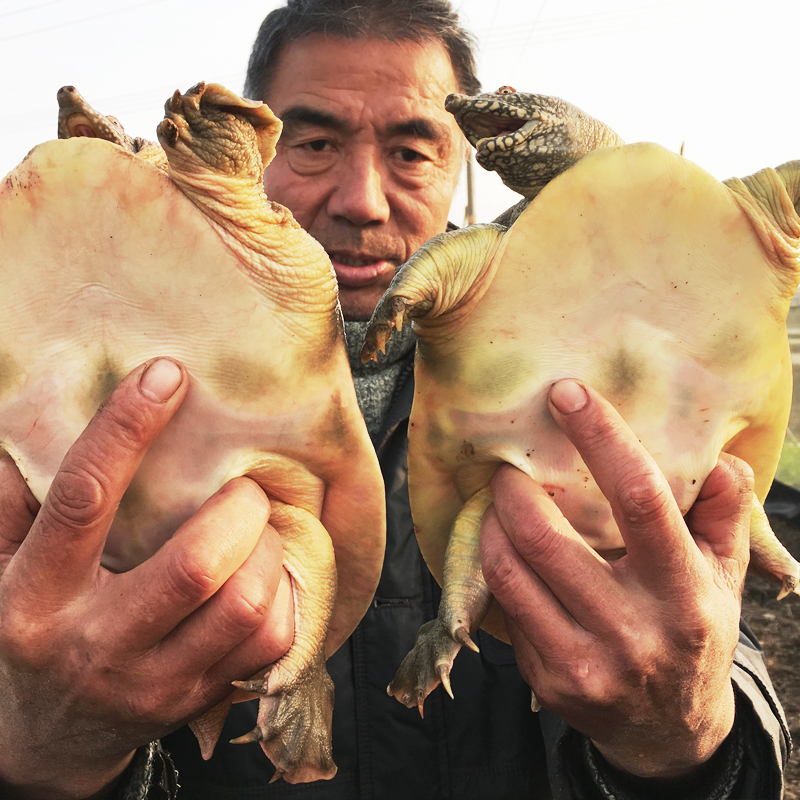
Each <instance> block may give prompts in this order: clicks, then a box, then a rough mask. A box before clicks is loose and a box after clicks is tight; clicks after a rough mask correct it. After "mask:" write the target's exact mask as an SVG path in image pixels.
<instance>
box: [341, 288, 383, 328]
mask: <svg viewBox="0 0 800 800" xmlns="http://www.w3.org/2000/svg"><path fill="white" fill-rule="evenodd" d="M384 291H385V287H375V286H372V287H363V288H361V289H348V288H346V287H341V286H340V287H339V305H340V306H341V308H342V316H343V317H344V318H345V319H346V320H347V321H348V322H365V321H367V320H369V319H370V318H371V317H372V312H373V311H374V310H375V306H377V305H378V301H379V300H380V299H381V297H383V293H384Z"/></svg>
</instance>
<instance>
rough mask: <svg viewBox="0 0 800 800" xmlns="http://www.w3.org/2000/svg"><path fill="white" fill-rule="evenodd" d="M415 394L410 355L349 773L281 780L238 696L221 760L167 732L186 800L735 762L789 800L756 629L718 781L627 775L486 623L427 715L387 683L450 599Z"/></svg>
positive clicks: (380, 791)
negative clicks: (422, 532)
mask: <svg viewBox="0 0 800 800" xmlns="http://www.w3.org/2000/svg"><path fill="white" fill-rule="evenodd" d="M412 396H413V380H412V378H411V359H410V358H409V361H408V364H407V365H406V368H405V370H404V375H403V377H402V378H401V380H400V381H399V382H398V389H397V390H396V392H395V397H394V400H393V403H392V407H391V410H390V412H389V414H388V417H387V420H386V423H385V425H384V431H383V432H382V434H381V435H380V437H379V439H380V441H379V442H378V454H379V458H380V462H381V468H382V471H383V475H384V479H385V482H386V505H387V511H388V514H387V517H388V531H387V551H386V559H385V562H384V568H383V573H382V576H381V580H380V584H379V586H378V590H377V593H376V596H375V599H374V601H373V603H372V605H371V607H370V609H369V611H368V612H367V614H366V616H365V618H364V620H363V621H362V622H361V624H360V625H359V626H358V628H357V629H356V631H355V633H354V634H353V635H352V637H351V638H350V639H349V640H348V642H347V643H346V644H345V645H344V646H343V647H342V648H341V649H340V650H339V652H337V653H336V654H335V655H334V656H333V657H332V658H331V659H330V660H329V662H328V669H329V672H330V674H331V676H332V678H333V681H334V684H335V687H336V705H335V711H334V717H333V753H334V760H335V761H336V764H337V765H338V768H339V771H338V773H337V775H336V777H335V778H333V780H331V781H323V782H318V783H314V784H305V785H296V786H291V785H289V784H287V783H285V782H284V781H277V782H275V783H273V784H271V785H269V780H270V777H271V776H272V774H273V768H272V766H271V764H270V763H269V761H268V759H267V758H266V757H265V756H264V755H263V753H262V752H261V749H260V748H259V746H258V745H257V744H249V745H229V744H227V741H228V740H229V739H231V738H233V737H235V736H238V735H240V734H242V733H245V732H247V731H249V730H250V729H251V728H252V727H253V726H254V724H255V718H256V707H257V706H256V702H255V701H253V702H251V703H241V704H238V705H237V706H234V707H233V709H232V711H231V713H230V714H229V716H228V720H227V722H226V725H225V729H224V730H223V733H222V736H221V737H220V743H219V744H218V745H217V749H216V752H215V754H214V757H213V758H212V759H211V760H210V761H208V762H204V761H202V759H201V758H200V753H199V749H198V746H197V743H196V742H195V740H194V738H193V736H192V735H191V733H190V732H189V731H188V728H183V729H181V730H179V731H177V732H175V733H174V734H172V735H170V736H168V737H166V739H165V740H164V742H163V746H164V748H165V749H166V751H167V752H168V753H169V754H170V755H171V756H172V758H173V760H174V763H175V766H176V767H177V769H178V772H179V778H178V780H179V783H180V785H181V787H182V788H181V790H180V792H179V793H178V799H179V800H206V799H208V800H228V799H230V800H248V798H268V797H284V796H295V797H298V798H304V799H305V800H316V799H317V798H319V799H320V800H323V798H324V800H345V799H346V800H427V799H428V798H431V799H433V798H436V799H437V800H439V799H440V798H441V799H442V800H444V798H450V799H451V800H470V799H471V798H474V800H502V799H503V798H513V799H514V800H523V799H526V800H528V799H529V800H539V798H542V799H544V798H552V797H555V798H564V799H566V798H576V800H583V799H584V798H586V800H595V799H596V798H604V797H605V798H607V797H610V796H612V795H613V793H614V792H616V795H617V796H618V797H620V798H622V797H625V796H628V797H642V798H645V797H646V798H647V799H648V800H655V798H656V797H658V796H659V795H658V791H659V790H661V789H663V790H664V791H665V792H666V794H665V795H664V796H667V797H668V796H671V797H685V798H687V800H688V798H690V797H692V796H695V795H694V789H699V790H700V791H701V792H702V794H698V795H696V796H697V797H703V798H710V797H714V796H717V797H720V796H726V795H727V794H729V793H726V795H720V794H719V788H720V786H721V783H720V781H722V782H723V783H724V779H726V773H727V776H728V777H729V776H730V775H731V773H732V772H733V771H735V775H734V777H735V776H739V777H738V778H736V780H738V785H737V789H736V791H737V793H736V794H730V796H733V797H743V798H744V797H752V798H760V800H768V799H769V798H776V800H777V798H778V797H779V796H780V793H781V780H782V779H781V769H780V767H779V765H780V764H782V763H783V761H784V760H785V758H786V752H787V749H788V746H789V737H788V733H787V731H786V726H785V722H784V720H783V715H782V712H781V710H780V707H779V705H778V703H777V700H776V699H775V696H774V693H773V690H772V686H771V684H770V682H769V678H768V677H767V674H766V668H765V666H764V662H763V658H761V654H760V651H759V650H758V649H757V646H756V645H755V644H754V642H753V641H750V640H748V639H747V638H746V635H743V640H742V644H741V645H740V647H739V650H738V651H737V662H738V663H740V664H741V666H737V667H735V672H736V675H735V676H734V679H735V681H736V683H737V701H738V704H739V705H738V708H737V726H736V728H735V730H734V734H735V735H732V736H731V737H730V741H729V742H727V743H726V746H724V747H722V748H720V752H719V754H718V755H717V756H715V757H714V760H713V763H712V764H711V765H710V766H709V769H708V770H707V775H706V777H705V782H703V781H699V782H698V781H697V780H695V781H693V783H692V785H691V786H688V787H681V786H678V785H675V784H660V783H659V782H652V781H650V782H641V781H638V782H637V781H635V780H634V781H632V782H631V781H628V782H626V780H625V776H620V775H618V774H616V773H614V771H613V770H610V768H606V767H605V766H604V765H603V762H602V759H601V758H600V756H599V754H596V753H593V751H592V748H591V746H590V745H589V744H588V742H587V741H586V740H585V739H584V738H583V737H582V736H580V735H579V734H577V733H575V732H574V731H571V730H570V729H569V728H567V726H566V725H565V724H564V723H563V722H562V721H561V720H560V719H559V718H558V717H556V716H555V715H553V714H550V713H548V712H546V711H541V712H539V713H538V714H535V713H533V712H532V711H531V710H530V690H529V688H528V687H527V686H526V684H525V683H524V682H523V680H522V678H521V677H520V674H519V671H518V669H517V667H516V663H515V660H514V653H513V650H512V649H511V647H509V646H508V645H506V644H504V643H502V642H500V641H498V640H497V639H493V638H492V637H490V636H488V635H487V634H486V633H485V632H483V631H479V633H478V642H477V643H478V645H479V647H480V654H477V653H474V652H472V651H469V650H467V649H466V648H464V649H462V651H461V652H460V653H459V655H458V658H457V659H456V662H455V666H454V669H453V673H452V676H451V681H452V688H453V692H454V694H455V700H451V699H450V698H449V697H448V696H447V695H446V694H445V693H444V691H443V690H442V689H441V687H439V688H437V689H436V690H435V691H434V692H433V693H432V694H431V695H430V697H428V699H427V700H426V702H425V719H424V720H423V719H420V716H419V714H418V712H417V711H416V709H407V708H405V707H404V706H402V705H401V704H400V703H398V702H397V701H396V700H395V699H394V698H392V697H389V696H388V695H387V694H386V686H387V684H388V683H389V681H390V680H391V679H392V677H393V676H394V672H395V670H396V669H397V667H398V665H399V664H400V662H401V660H402V659H403V657H404V656H405V655H406V653H407V652H408V651H409V649H410V648H411V646H412V644H413V642H414V638H415V636H416V633H417V630H418V628H419V627H420V625H422V623H424V622H426V621H427V620H429V619H432V618H433V617H434V616H435V614H436V610H437V606H438V600H439V588H438V586H437V584H436V582H435V581H434V580H433V578H432V576H431V575H430V573H429V572H428V570H427V568H426V567H425V564H424V561H423V559H422V556H421V554H420V552H419V548H418V547H417V543H416V539H415V537H414V531H413V525H412V522H411V513H410V510H409V504H408V489H407V467H406V448H407V442H406V431H407V424H408V414H409V412H410V409H411V400H412ZM740 764H741V765H742V767H741V769H740V768H739V765H740ZM729 782H730V781H729ZM604 785H605V786H606V787H607V788H606V791H605V793H604V790H603V789H602V788H601V787H602V786H604ZM715 791H716V792H717V794H716V795H715ZM744 791H746V792H747V793H740V792H744ZM631 792H633V794H630V793H631ZM675 792H679V793H678V794H676V793H675ZM149 796H150V797H155V796H157V795H156V794H152V795H149Z"/></svg>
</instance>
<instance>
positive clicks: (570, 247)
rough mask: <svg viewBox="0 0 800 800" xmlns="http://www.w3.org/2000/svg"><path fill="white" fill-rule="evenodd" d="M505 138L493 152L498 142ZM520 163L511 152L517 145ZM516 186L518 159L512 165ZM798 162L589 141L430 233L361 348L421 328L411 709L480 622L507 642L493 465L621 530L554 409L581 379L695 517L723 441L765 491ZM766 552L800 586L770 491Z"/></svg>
mask: <svg viewBox="0 0 800 800" xmlns="http://www.w3.org/2000/svg"><path fill="white" fill-rule="evenodd" d="M488 149H489V150H491V148H488ZM506 163H508V162H506ZM502 164H503V162H502V159H501V160H499V161H498V162H497V164H495V167H494V168H498V165H500V166H499V168H498V171H499V172H501V174H503V177H504V180H506V182H509V180H508V179H509V178H510V179H511V180H512V181H513V175H514V172H515V171H516V169H517V168H516V166H514V164H513V162H511V165H510V167H509V169H508V170H507V171H504V169H505V168H504V167H503V166H502ZM796 207H800V162H791V163H789V164H784V165H783V166H781V167H778V168H777V169H765V170H762V171H761V172H759V173H757V174H756V175H753V176H751V177H749V178H745V179H744V180H738V179H732V180H729V181H726V182H725V183H724V184H723V183H720V182H718V181H717V180H715V179H714V178H713V177H712V176H710V175H708V174H707V173H706V172H704V171H703V170H702V169H700V168H699V167H698V166H696V165H695V164H692V163H691V162H689V161H687V160H685V159H683V158H682V157H680V156H677V155H675V154H673V153H671V152H669V151H667V150H665V149H664V148H662V147H659V146H657V145H654V144H637V145H630V146H624V145H622V146H613V147H604V148H602V149H599V150H596V151H594V152H590V153H589V154H588V155H585V156H584V157H583V158H581V160H579V161H578V162H577V163H576V164H575V165H574V166H571V167H570V168H569V169H567V170H566V171H565V172H563V173H562V174H560V175H559V176H558V177H556V178H554V179H553V180H552V181H550V182H549V183H548V184H547V185H546V186H545V187H544V188H543V189H541V191H540V192H539V193H538V195H537V196H536V197H535V199H534V200H532V201H531V202H530V205H528V207H527V208H525V209H524V210H523V211H522V212H521V213H519V216H518V217H517V218H516V222H514V223H513V225H512V226H511V227H510V228H508V229H506V228H505V227H504V226H502V225H498V224H488V225H476V226H472V227H470V228H466V229H464V230H460V231H455V232H452V233H447V234H443V235H441V236H439V237H436V238H434V239H432V240H431V241H430V242H428V243H427V244H426V245H425V246H424V247H423V248H421V249H420V250H419V251H418V252H417V253H416V254H415V255H414V256H413V257H412V258H411V259H410V260H409V262H408V263H407V264H406V265H404V266H403V267H402V268H401V270H400V271H399V273H398V274H397V276H396V278H395V280H394V282H393V283H392V285H391V286H390V288H389V289H388V291H387V293H386V295H385V296H384V298H383V299H382V301H381V302H380V304H379V306H378V308H377V309H376V311H375V314H374V315H373V318H372V321H371V324H370V328H369V331H368V334H367V341H366V344H365V346H364V351H363V354H362V358H364V359H367V358H370V357H375V355H376V351H377V350H379V349H382V347H383V345H384V343H385V341H386V339H387V338H388V337H389V336H390V335H391V331H392V329H393V328H397V329H400V328H402V326H403V325H404V324H406V322H407V321H408V320H409V319H412V320H413V324H414V328H415V330H416V332H417V334H418V337H419V344H418V348H417V357H416V364H415V376H416V394H415V399H414V407H413V410H412V413H411V421H410V433H409V492H410V495H411V507H412V513H413V516H414V523H415V526H416V532H417V537H418V540H419V543H420V547H421V549H422V552H423V554H424V556H425V559H426V561H427V563H428V565H429V566H430V568H431V571H432V572H433V574H434V575H435V576H436V578H437V579H438V580H439V581H440V582H443V595H442V603H441V608H440V612H439V619H438V620H436V621H434V622H432V623H428V625H427V626H424V627H423V628H422V629H421V631H420V635H419V637H418V639H417V643H416V645H415V648H414V650H413V651H412V653H411V654H409V656H408V657H407V658H406V660H405V661H404V662H403V665H402V666H401V668H400V670H399V672H398V675H397V677H396V678H395V680H394V681H393V683H392V684H391V685H390V687H389V692H390V694H393V695H394V696H395V697H397V699H398V700H400V701H401V702H403V703H405V704H406V705H408V706H409V707H412V706H418V707H419V708H420V711H421V710H422V703H423V701H424V698H425V697H426V696H427V694H428V693H429V692H430V691H431V690H432V689H433V688H434V687H435V686H436V685H437V684H438V683H439V682H440V680H441V681H442V682H443V683H444V685H445V687H446V688H447V689H448V691H449V678H448V675H449V671H450V668H451V666H452V662H453V658H454V657H455V655H456V653H457V652H458V650H459V648H460V646H461V645H462V644H466V645H468V646H470V647H473V648H474V644H473V643H472V640H471V639H470V634H471V633H472V632H473V631H474V630H475V629H476V628H477V627H478V626H482V627H484V628H485V629H486V630H487V631H489V632H490V633H492V634H494V635H495V636H498V637H500V638H502V639H504V640H506V641H508V637H507V634H506V631H505V626H504V623H503V619H502V615H501V614H500V611H499V608H498V607H497V605H496V603H494V602H493V600H492V597H491V594H490V592H489V590H488V588H487V587H486V584H485V583H484V581H483V578H482V574H481V568H480V562H479V556H478V537H479V531H480V524H481V519H482V515H483V512H484V511H485V509H486V507H487V506H488V505H489V503H490V502H491V493H490V490H489V489H488V485H489V480H490V478H491V476H492V475H493V473H494V472H495V470H496V468H497V466H498V465H499V464H500V463H502V462H509V463H511V464H513V465H515V466H516V467H518V468H519V469H521V470H523V471H524V472H526V473H527V474H528V475H530V476H532V477H533V478H534V479H535V480H536V481H538V482H539V483H540V484H542V485H544V486H546V487H547V489H548V492H549V494H551V495H552V496H553V498H554V500H555V502H556V503H557V504H558V506H559V507H560V509H561V511H562V512H563V514H564V515H565V517H566V518H567V519H568V520H569V522H570V523H571V524H572V525H573V526H574V527H575V528H576V529H577V530H578V532H580V533H581V535H582V536H583V537H584V538H585V540H586V541H587V542H588V543H589V544H590V545H591V546H592V547H593V548H594V549H595V550H597V551H598V552H599V553H601V554H603V555H605V556H606V557H608V558H613V557H616V556H619V555H620V554H621V552H623V547H624V543H623V541H622V538H621V536H620V533H619V531H618V529H617V526H616V525H615V523H614V521H613V518H612V516H611V512H610V508H609V505H608V503H607V501H606V500H605V498H604V497H603V495H602V494H601V493H600V490H599V489H598V487H597V485H596V484H595V482H594V480H593V478H592V477H591V475H590V473H589V472H588V470H587V469H586V467H585V465H584V464H583V462H582V461H581V459H580V458H579V456H578V454H577V452H576V451H575V449H574V448H573V447H572V445H571V444H570V443H569V442H568V440H567V439H566V437H565V436H564V435H563V434H562V433H561V432H560V430H559V429H558V428H557V427H556V426H555V424H554V423H553V421H552V419H551V418H550V416H549V413H548V411H547V406H546V395H547V391H548V388H549V387H550V386H551V385H552V383H553V382H554V381H556V380H558V379H559V378H563V377H573V378H577V379H578V380H581V381H585V382H586V383H588V384H590V385H592V386H593V387H595V388H596V389H598V390H599V391H600V392H601V393H602V394H604V395H605V396H606V397H607V398H608V399H609V400H610V401H611V402H613V403H614V405H615V406H616V407H617V408H618V409H619V410H620V412H621V413H622V415H623V417H624V418H625V419H626V420H627V422H628V423H629V424H630V425H631V427H632V428H633V430H634V432H635V433H636V434H637V435H638V437H639V438H640V439H641V441H642V442H643V443H644V445H645V446H646V447H647V449H648V450H649V451H650V453H651V454H652V455H653V456H654V457H655V459H656V461H657V462H658V464H659V465H660V467H661V469H662V470H663V471H664V473H665V475H666V476H667V478H668V480H669V482H670V486H671V488H672V491H673V493H674V495H675V498H676V500H677V502H678V504H679V506H680V508H681V509H682V510H683V512H684V513H685V512H686V511H687V510H688V509H689V508H690V506H691V505H692V503H693V502H694V500H695V498H696V497H697V494H698V491H699V489H700V487H701V485H702V484H703V481H704V480H705V478H706V476H707V475H708V474H709V472H710V471H711V469H712V468H713V467H714V465H715V464H716V461H717V457H718V454H719V453H720V451H725V452H728V453H731V454H733V455H736V456H739V457H741V458H743V459H744V460H745V461H747V462H748V463H749V464H750V465H751V467H752V468H753V470H754V472H755V476H756V481H755V493H756V495H757V499H758V501H761V502H763V500H764V497H765V495H766V493H767V490H768V488H769V486H770V483H771V480H772V477H773V475H774V472H775V468H776V465H777V462H778V457H779V454H780V451H781V444H782V442H783V437H784V432H785V428H786V423H787V419H788V414H789V406H790V399H791V363H790V357H789V348H788V341H787V334H786V327H785V321H786V316H787V313H788V309H789V303H790V301H791V298H792V296H793V295H794V293H795V291H796V290H797V287H798V281H800V217H799V216H798V213H797V211H796ZM751 566H752V567H753V568H754V569H755V570H756V571H758V572H759V573H761V574H763V575H765V576H768V577H770V578H772V579H773V580H776V581H777V582H779V583H781V584H782V591H781V595H783V594H785V593H788V592H790V591H793V590H795V588H796V586H797V581H798V576H800V565H798V564H797V562H795V560H794V559H793V558H792V557H791V556H790V555H789V554H788V552H786V550H785V549H784V548H783V547H782V545H781V544H780V543H779V542H778V540H777V539H776V538H775V537H774V535H773V534H772V532H771V530H770V528H769V524H768V522H767V520H766V516H765V515H764V512H763V508H762V507H761V505H760V502H758V503H756V509H755V511H754V512H753V516H752V520H751Z"/></svg>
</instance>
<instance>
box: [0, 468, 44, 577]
mask: <svg viewBox="0 0 800 800" xmlns="http://www.w3.org/2000/svg"><path fill="white" fill-rule="evenodd" d="M38 511H39V503H38V502H36V498H35V497H34V496H33V494H32V492H31V490H30V489H29V488H28V484H27V483H26V482H25V479H24V478H23V477H22V475H20V473H19V470H18V469H17V465H16V464H15V463H14V460H13V459H12V458H11V456H9V455H5V456H3V457H2V458H0V563H2V564H3V565H5V563H6V562H7V560H8V558H10V557H11V556H13V555H14V553H16V552H17V549H18V548H19V546H20V544H22V542H23V541H24V540H25V537H26V536H27V535H28V531H29V530H30V528H31V525H33V521H34V519H36V514H37V513H38Z"/></svg>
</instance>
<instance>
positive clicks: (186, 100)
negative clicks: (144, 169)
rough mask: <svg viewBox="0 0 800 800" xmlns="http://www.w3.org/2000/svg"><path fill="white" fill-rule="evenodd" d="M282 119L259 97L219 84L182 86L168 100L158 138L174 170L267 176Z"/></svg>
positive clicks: (255, 177) (186, 172)
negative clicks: (184, 88)
mask: <svg viewBox="0 0 800 800" xmlns="http://www.w3.org/2000/svg"><path fill="white" fill-rule="evenodd" d="M280 132H281V121H280V120H279V119H278V118H277V117H276V116H275V115H274V114H273V113H272V111H271V110H270V109H269V107H268V106H267V105H265V104H264V103H262V102H261V101H259V100H247V99H245V98H242V97H239V96H238V95H237V94H235V93H234V92H231V91H229V90H228V89H226V88H225V87H224V86H220V85H219V84H217V83H209V84H206V83H198V84H196V85H195V86H192V88H191V89H189V91H187V92H186V93H185V94H181V92H180V91H176V92H175V94H173V95H172V97H170V98H169V100H167V102H166V103H165V104H164V119H163V120H162V122H161V123H160V124H159V126H158V128H157V133H158V140H159V142H160V143H161V146H162V147H163V148H164V150H165V151H166V153H167V158H168V159H169V162H170V169H171V171H173V172H174V171H178V172H180V173H182V174H189V173H192V174H197V173H203V172H208V171H210V172H213V173H214V174H215V175H221V174H227V175H230V176H232V177H248V178H254V179H255V180H257V181H258V182H260V181H261V178H262V175H263V172H264V167H265V166H266V165H267V164H268V163H269V162H270V161H271V160H272V157H273V156H274V155H275V143H276V142H277V140H278V137H279V136H280Z"/></svg>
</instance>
